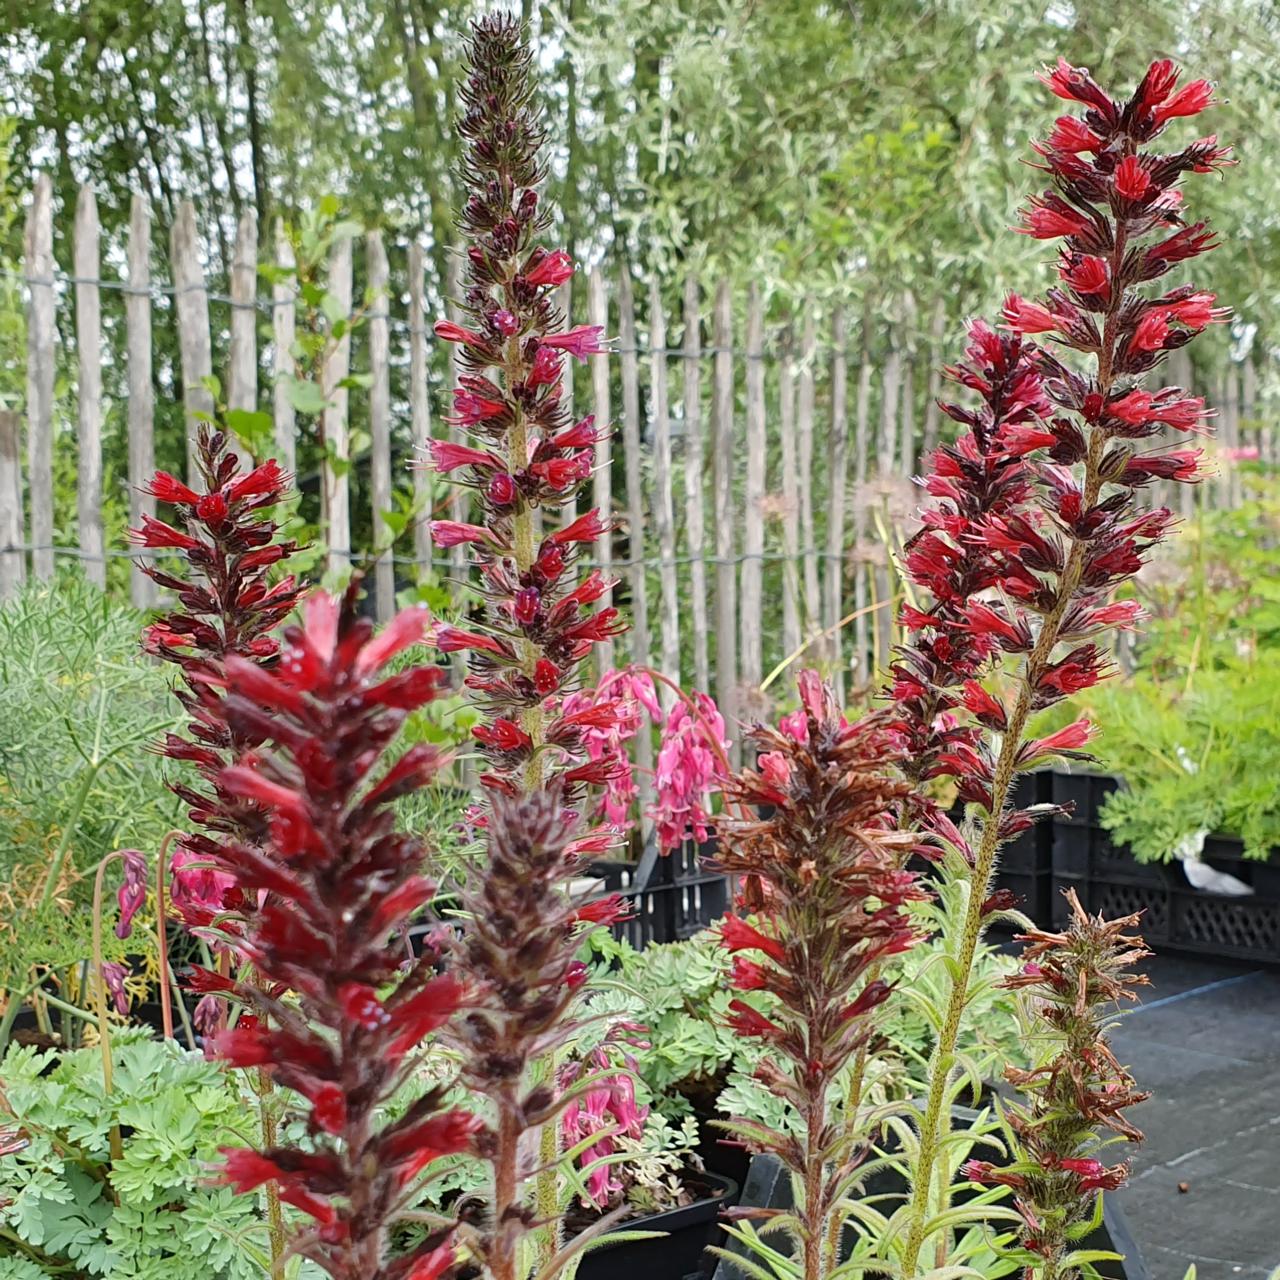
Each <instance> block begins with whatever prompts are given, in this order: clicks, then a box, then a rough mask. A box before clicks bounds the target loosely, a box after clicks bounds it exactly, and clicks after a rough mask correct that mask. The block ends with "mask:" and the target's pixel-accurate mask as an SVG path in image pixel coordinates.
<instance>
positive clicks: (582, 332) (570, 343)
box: [541, 324, 609, 363]
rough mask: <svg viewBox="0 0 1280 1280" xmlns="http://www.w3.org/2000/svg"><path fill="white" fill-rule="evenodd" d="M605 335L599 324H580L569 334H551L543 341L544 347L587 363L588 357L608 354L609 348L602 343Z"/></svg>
mask: <svg viewBox="0 0 1280 1280" xmlns="http://www.w3.org/2000/svg"><path fill="white" fill-rule="evenodd" d="M603 335H604V329H603V328H602V327H601V326H600V325H598V324H580V325H579V326H578V327H577V328H576V329H570V330H569V331H568V332H567V333H549V334H547V335H546V336H545V337H543V338H542V339H541V341H542V345H543V346H544V347H555V348H556V349H557V350H560V351H567V352H568V353H569V354H570V355H571V356H573V357H574V358H575V359H577V360H581V361H582V362H584V363H585V362H586V359H587V357H588V356H599V355H606V354H607V353H608V351H609V348H608V347H606V346H603V345H602V343H601V339H602V337H603Z"/></svg>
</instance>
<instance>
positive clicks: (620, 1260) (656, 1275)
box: [578, 1172, 738, 1280]
mask: <svg viewBox="0 0 1280 1280" xmlns="http://www.w3.org/2000/svg"><path fill="white" fill-rule="evenodd" d="M697 1177H698V1179H699V1181H700V1182H701V1183H702V1184H703V1186H704V1188H705V1190H706V1192H707V1194H706V1195H705V1196H704V1197H703V1198H702V1199H699V1200H695V1201H694V1203H693V1204H689V1205H685V1206H684V1207H683V1208H680V1209H668V1210H667V1211H666V1212H665V1213H651V1214H647V1215H645V1216H644V1217H642V1218H628V1219H627V1221H626V1222H623V1223H620V1224H619V1226H618V1227H617V1228H616V1230H618V1231H662V1232H665V1233H666V1234H665V1235H663V1236H662V1237H660V1238H658V1239H653V1240H622V1241H619V1242H618V1243H617V1244H606V1245H602V1246H600V1248H598V1249H591V1250H589V1251H588V1252H587V1253H585V1254H584V1255H583V1257H582V1261H581V1262H580V1263H579V1265H578V1280H681V1278H682V1277H684V1276H690V1275H693V1274H695V1273H698V1272H701V1271H703V1269H704V1263H705V1261H706V1259H707V1258H710V1256H711V1255H709V1254H708V1255H706V1257H705V1258H704V1251H705V1249H706V1247H707V1245H709V1244H718V1243H719V1240H720V1230H719V1228H718V1227H717V1225H716V1220H717V1218H718V1217H719V1214H720V1210H721V1209H723V1208H725V1207H727V1206H728V1205H731V1204H735V1203H736V1202H737V1195H738V1184H737V1183H736V1182H734V1181H733V1180H732V1179H731V1178H725V1177H721V1176H720V1175H719V1174H715V1173H710V1172H706V1173H700V1174H698V1175H697Z"/></svg>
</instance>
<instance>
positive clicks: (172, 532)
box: [129, 514, 200, 551]
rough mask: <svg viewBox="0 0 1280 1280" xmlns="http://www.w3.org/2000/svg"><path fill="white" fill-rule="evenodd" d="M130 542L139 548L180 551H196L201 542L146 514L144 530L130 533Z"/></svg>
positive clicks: (143, 519)
mask: <svg viewBox="0 0 1280 1280" xmlns="http://www.w3.org/2000/svg"><path fill="white" fill-rule="evenodd" d="M129 541H130V542H132V543H134V544H135V545H136V546H139V547H155V548H170V547H172V548H176V549H177V550H180V551H196V550H199V548H200V542H199V541H198V540H197V539H195V538H193V537H191V535H190V534H186V533H182V532H180V531H179V530H177V529H175V528H174V527H173V526H172V525H170V524H165V522H164V521H163V520H157V519H156V518H155V517H154V516H149V515H146V514H144V515H143V517H142V528H141V529H131V530H130V531H129Z"/></svg>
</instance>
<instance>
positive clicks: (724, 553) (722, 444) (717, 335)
mask: <svg viewBox="0 0 1280 1280" xmlns="http://www.w3.org/2000/svg"><path fill="white" fill-rule="evenodd" d="M712 341H713V343H714V345H715V383H714V386H713V388H712V403H711V416H712V430H713V432H714V440H713V445H712V461H713V463H714V472H713V483H714V490H713V492H714V513H715V514H714V519H715V524H716V701H717V702H718V703H719V704H720V711H721V714H722V715H723V716H724V721H725V725H726V727H727V728H728V729H729V732H730V733H731V734H733V744H732V752H731V758H732V760H733V763H734V764H735V765H737V764H739V763H740V762H741V760H742V743H741V742H740V741H739V734H738V731H737V720H738V577H737V572H736V571H737V562H736V560H735V558H734V538H733V531H734V519H733V409H734V386H733V299H732V297H731V296H730V294H729V282H728V281H727V280H721V281H720V283H719V284H718V285H717V286H716V300H715V320H714V329H713V336H712Z"/></svg>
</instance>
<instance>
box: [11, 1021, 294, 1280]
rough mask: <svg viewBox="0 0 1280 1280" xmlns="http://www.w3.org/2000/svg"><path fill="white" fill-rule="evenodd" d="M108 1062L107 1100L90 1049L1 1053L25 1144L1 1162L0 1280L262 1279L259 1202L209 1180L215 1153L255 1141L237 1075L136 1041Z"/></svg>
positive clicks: (170, 1048) (121, 1040)
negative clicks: (119, 1135) (115, 1144)
mask: <svg viewBox="0 0 1280 1280" xmlns="http://www.w3.org/2000/svg"><path fill="white" fill-rule="evenodd" d="M112 1062H113V1076H114V1080H113V1088H112V1092H111V1095H110V1097H107V1096H105V1095H104V1092H103V1087H102V1058H101V1055H100V1052H99V1050H97V1049H96V1048H95V1049H81V1050H78V1051H76V1052H74V1053H66V1054H63V1055H61V1056H60V1057H58V1056H55V1055H54V1054H53V1053H49V1052H46V1053H36V1052H35V1051H33V1050H31V1049H26V1048H20V1047H17V1046H14V1047H13V1048H11V1049H10V1050H9V1052H8V1054H7V1055H6V1056H5V1058H4V1060H3V1064H2V1068H0V1075H2V1076H3V1079H4V1097H5V1100H6V1101H7V1106H8V1110H9V1111H10V1112H11V1113H12V1114H11V1116H4V1118H3V1126H4V1128H6V1129H10V1128H11V1129H16V1130H17V1131H18V1132H19V1133H20V1134H21V1135H22V1136H23V1137H24V1138H25V1139H26V1145H25V1146H24V1147H22V1148H21V1149H20V1150H18V1151H16V1152H14V1153H13V1154H11V1155H9V1156H6V1157H5V1158H4V1159H3V1160H0V1278H2V1280H35V1278H36V1277H39V1278H40V1280H44V1278H45V1277H54V1276H59V1277H74V1278H76V1280H80V1278H84V1280H87V1278H89V1277H96V1276H111V1277H113V1280H176V1278H177V1277H188V1276H190V1277H197V1276H198V1277H199V1278H200V1280H260V1278H261V1277H262V1276H263V1275H264V1274H265V1272H266V1269H267V1265H268V1264H267V1260H266V1228H265V1226H264V1224H263V1222H262V1219H261V1215H260V1213H259V1206H258V1200H257V1197H256V1196H240V1195H235V1194H234V1193H233V1192H232V1191H231V1190H230V1188H228V1187H223V1186H214V1185H209V1183H208V1169H209V1167H210V1166H211V1164H212V1163H213V1162H214V1161H215V1159H216V1157H217V1152H218V1148H219V1147H220V1146H227V1145H240V1144H241V1143H243V1142H247V1141H248V1140H249V1138H250V1136H251V1135H250V1134H249V1133H248V1132H247V1129H248V1127H249V1125H250V1115H251V1112H250V1111H249V1110H248V1109H247V1108H246V1103H245V1099H244V1098H242V1096H241V1094H240V1092H239V1090H238V1089H237V1087H236V1084H235V1077H234V1075H232V1074H226V1073H224V1072H223V1071H222V1069H221V1068H220V1067H219V1066H218V1064H216V1063H212V1062H206V1061H205V1060H204V1058H202V1057H200V1056H199V1055H197V1054H191V1053H186V1052H184V1051H182V1050H181V1049H179V1048H178V1046H177V1045H176V1044H174V1043H173V1042H172V1041H169V1042H162V1041H157V1040H151V1039H148V1038H145V1037H144V1036H143V1035H142V1034H141V1033H139V1032H124V1033H118V1036H117V1039H116V1042H115V1045H114V1049H113V1054H112ZM115 1125H119V1126H120V1128H121V1130H122V1132H123V1134H124V1141H123V1157H122V1158H121V1159H119V1160H114V1161H113V1160H112V1158H111V1151H110V1144H109V1136H108V1135H109V1133H110V1130H111V1128H112V1126H115ZM294 1274H295V1275H301V1274H303V1273H302V1272H300V1271H295V1273H294ZM313 1274H314V1273H313Z"/></svg>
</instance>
